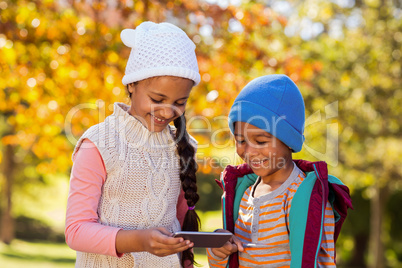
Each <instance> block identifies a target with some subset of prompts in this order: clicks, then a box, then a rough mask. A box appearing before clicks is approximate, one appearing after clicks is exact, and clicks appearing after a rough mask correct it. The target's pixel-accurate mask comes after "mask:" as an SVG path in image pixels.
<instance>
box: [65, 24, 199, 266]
mask: <svg viewBox="0 0 402 268" xmlns="http://www.w3.org/2000/svg"><path fill="white" fill-rule="evenodd" d="M121 38H122V41H123V43H124V44H125V45H126V46H128V47H130V48H132V49H131V54H130V56H129V59H128V62H127V66H126V71H125V76H124V77H123V84H124V85H126V86H127V89H128V92H129V95H130V100H131V106H127V105H125V104H122V103H115V105H114V112H113V114H112V115H110V116H108V117H107V118H106V119H105V121H104V122H103V123H100V124H98V125H95V126H92V127H91V128H89V129H88V130H87V131H86V132H85V133H84V134H83V135H82V137H81V138H80V139H79V141H78V143H77V145H76V148H75V150H74V153H73V161H74V165H73V168H72V172H71V180H70V192H69V197H68V204H67V217H66V229H65V235H66V242H67V244H68V245H69V246H70V247H71V248H72V249H74V250H76V251H77V260H76V267H181V266H182V265H183V266H184V264H185V266H188V265H191V264H192V263H193V262H194V256H193V254H192V252H191V247H192V246H193V244H192V243H190V241H187V240H186V241H184V240H183V239H182V238H173V237H172V234H173V233H174V232H176V231H179V230H180V229H181V225H182V229H183V230H189V231H198V226H199V218H198V216H197V214H196V213H195V211H194V207H195V204H196V203H197V201H198V198H199V197H198V194H197V186H196V177H195V172H196V169H197V167H196V162H195V158H194V156H195V147H196V142H195V141H194V140H193V139H192V138H191V137H189V135H188V133H187V131H186V121H185V118H184V109H185V106H186V102H187V99H188V97H189V94H190V91H191V89H192V87H193V86H195V85H197V84H198V83H199V82H200V75H199V72H198V65H197V59H196V55H195V52H194V50H195V45H194V43H193V42H192V41H191V40H190V39H189V38H188V36H187V35H186V34H185V33H184V32H183V31H182V30H181V29H179V28H178V27H176V26H174V25H172V24H169V23H160V24H155V23H152V22H144V23H142V24H141V25H139V26H138V27H137V28H136V29H135V30H132V29H126V30H123V31H122V33H121ZM172 121H173V123H174V125H175V127H176V128H173V127H172V126H170V125H169V123H170V122H172ZM181 252H183V254H181ZM125 253H127V254H125ZM179 255H182V256H181V260H180V258H179Z"/></svg>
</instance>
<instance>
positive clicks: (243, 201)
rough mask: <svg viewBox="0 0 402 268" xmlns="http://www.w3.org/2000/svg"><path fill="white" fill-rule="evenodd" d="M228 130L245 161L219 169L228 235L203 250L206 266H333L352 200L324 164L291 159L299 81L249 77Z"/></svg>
mask: <svg viewBox="0 0 402 268" xmlns="http://www.w3.org/2000/svg"><path fill="white" fill-rule="evenodd" d="M229 127H230V130H231V132H232V133H233V134H234V137H235V141H236V152H237V154H238V155H239V156H240V157H241V158H242V159H243V160H244V162H245V164H243V165H240V166H237V167H234V166H228V167H226V169H225V171H224V172H223V173H222V177H221V182H220V186H221V188H222V189H223V190H224V192H225V193H224V195H223V196H222V209H223V212H224V215H223V217H224V228H225V229H226V230H228V231H230V232H232V233H234V236H233V238H232V241H231V242H227V243H226V244H225V245H224V246H223V247H221V248H212V249H208V250H207V253H208V259H209V263H210V266H211V267H226V265H227V264H228V263H229V267H294V268H296V267H297V268H301V267H302V268H307V267H335V242H336V239H337V237H338V234H339V231H340V228H341V226H342V223H343V221H344V219H345V217H346V213H347V209H348V208H351V207H352V204H351V200H350V196H349V190H348V188H347V187H346V186H345V185H343V184H342V183H341V182H340V181H339V180H338V179H337V178H335V177H333V176H329V175H328V172H327V165H326V164H325V162H314V163H312V162H307V161H303V160H292V152H299V151H300V150H301V148H302V145H303V142H304V135H303V130H304V101H303V97H302V95H301V94H300V91H299V89H298V88H297V86H296V85H295V84H294V83H293V81H292V80H290V79H289V78H288V77H287V76H285V75H267V76H263V77H260V78H257V79H255V80H253V81H252V82H250V83H249V84H248V85H247V86H246V87H245V88H244V89H243V90H242V91H241V92H240V94H239V95H238V96H237V98H236V100H235V102H234V104H233V106H232V108H231V111H230V113H229ZM226 230H219V231H226ZM226 232H227V231H226ZM229 256H230V259H229V258H228V257H229Z"/></svg>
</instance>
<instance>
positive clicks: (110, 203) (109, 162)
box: [73, 103, 196, 268]
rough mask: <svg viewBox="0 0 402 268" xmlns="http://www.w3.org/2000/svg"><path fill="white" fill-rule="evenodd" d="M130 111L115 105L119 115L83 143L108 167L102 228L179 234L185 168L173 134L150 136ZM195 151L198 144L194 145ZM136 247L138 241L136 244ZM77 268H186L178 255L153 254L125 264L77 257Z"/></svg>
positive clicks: (134, 257)
mask: <svg viewBox="0 0 402 268" xmlns="http://www.w3.org/2000/svg"><path fill="white" fill-rule="evenodd" d="M128 110H129V107H128V106H127V105H125V104H122V103H115V105H114V113H113V114H112V115H110V116H108V117H107V118H106V119H105V121H104V122H102V123H100V124H97V125H95V126H93V127H91V128H89V129H88V130H87V131H86V132H85V133H84V134H83V135H82V137H81V138H80V140H79V141H78V143H77V146H76V148H75V150H74V153H73V155H74V154H75V153H76V152H77V150H78V149H79V148H80V147H81V146H85V144H83V143H82V141H83V140H84V139H89V140H90V141H92V142H93V143H94V144H95V145H96V147H97V149H98V150H99V152H100V154H101V156H102V159H103V162H104V164H105V167H106V172H107V178H106V181H105V183H104V185H103V187H102V194H101V198H100V201H99V205H98V216H99V220H98V221H99V222H100V223H102V224H103V225H107V226H114V227H119V228H123V229H125V230H130V229H147V228H151V227H165V228H167V229H168V230H169V231H171V232H175V231H179V230H180V224H179V221H178V219H177V217H176V205H177V200H178V196H179V192H180V177H179V172H180V164H179V158H178V155H177V152H176V144H175V142H174V138H173V134H174V130H173V129H174V128H173V127H171V126H167V127H166V128H165V129H164V130H163V131H162V132H150V131H148V129H147V128H145V127H144V126H143V125H142V124H141V122H139V121H138V120H137V119H136V118H134V117H133V116H131V115H129V114H128ZM191 142H192V143H194V144H193V145H194V146H196V144H195V141H194V140H193V139H191ZM133 242H135V241H133ZM76 267H99V268H101V267H102V268H103V267H104V268H109V267H119V268H120V267H150V268H151V267H152V268H155V267H164V268H167V267H181V265H180V261H179V256H178V254H173V255H170V256H166V257H157V256H155V255H152V254H150V253H148V252H133V253H131V254H124V256H123V257H122V258H117V257H111V256H106V255H100V254H92V253H85V252H77V260H76Z"/></svg>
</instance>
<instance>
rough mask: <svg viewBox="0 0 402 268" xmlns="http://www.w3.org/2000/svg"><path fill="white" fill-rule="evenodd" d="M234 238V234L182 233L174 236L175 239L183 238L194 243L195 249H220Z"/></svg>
mask: <svg viewBox="0 0 402 268" xmlns="http://www.w3.org/2000/svg"><path fill="white" fill-rule="evenodd" d="M232 236H233V234H232V233H217V232H190V231H180V232H176V233H174V234H173V237H183V238H184V239H185V240H190V241H191V242H193V243H194V247H195V248H220V247H222V246H223V245H224V244H225V243H226V242H227V241H229V239H230V238H231V237H232Z"/></svg>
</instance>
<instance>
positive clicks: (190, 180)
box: [173, 113, 200, 267]
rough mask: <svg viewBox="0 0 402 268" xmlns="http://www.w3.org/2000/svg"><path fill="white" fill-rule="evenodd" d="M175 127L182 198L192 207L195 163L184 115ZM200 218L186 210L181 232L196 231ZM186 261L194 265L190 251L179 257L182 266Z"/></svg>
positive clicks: (193, 211)
mask: <svg viewBox="0 0 402 268" xmlns="http://www.w3.org/2000/svg"><path fill="white" fill-rule="evenodd" d="M173 123H174V126H175V127H176V137H175V139H176V142H177V152H178V154H179V157H180V181H181V187H182V189H183V191H184V197H185V198H186V200H187V206H189V207H193V206H195V204H196V203H197V202H198V199H199V196H198V194H197V178H196V176H195V172H196V171H197V163H196V161H195V159H194V154H195V149H194V147H193V146H192V145H191V144H190V142H189V135H188V133H187V130H186V118H185V116H184V113H183V114H182V115H181V116H180V117H178V118H176V119H175V120H174V121H173ZM199 225H200V218H199V217H198V215H197V213H196V212H195V210H194V209H192V210H188V211H187V213H186V216H185V217H184V222H183V231H198V229H199ZM186 260H190V261H191V264H194V262H195V261H194V254H193V252H192V251H191V249H187V250H185V251H183V253H182V257H181V263H182V266H183V267H185V266H184V263H185V261H186Z"/></svg>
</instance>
